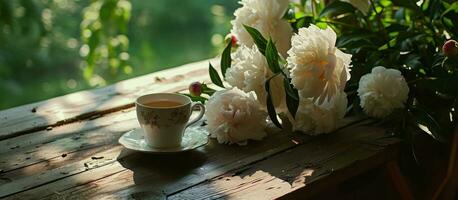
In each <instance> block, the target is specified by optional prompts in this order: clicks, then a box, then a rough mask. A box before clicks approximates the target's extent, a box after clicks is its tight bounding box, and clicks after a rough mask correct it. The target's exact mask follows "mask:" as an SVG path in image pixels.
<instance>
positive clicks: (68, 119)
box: [0, 60, 398, 199]
mask: <svg viewBox="0 0 458 200" xmlns="http://www.w3.org/2000/svg"><path fill="white" fill-rule="evenodd" d="M212 63H214V64H216V63H218V62H217V61H216V60H213V61H212ZM207 67H208V61H202V62H197V63H192V64H189V65H184V66H181V67H178V68H173V69H169V70H165V71H161V72H157V73H152V74H149V75H145V76H141V77H137V78H134V79H130V80H126V81H123V82H120V83H117V84H115V85H112V86H108V87H105V88H100V89H95V90H88V91H82V92H77V93H73V94H68V95H65V96H61V97H57V98H53V99H50V100H46V101H41V102H37V103H32V104H28V105H24V106H20V107H16V108H12V109H8V110H4V111H0V198H1V197H3V198H6V199H41V198H46V199H101V198H114V199H128V198H140V199H162V198H167V199H213V198H221V197H223V198H229V197H231V198H235V199H271V198H278V197H283V198H288V197H305V196H312V195H314V194H316V193H319V192H322V191H324V190H326V189H327V188H328V187H330V186H331V185H335V184H338V183H340V182H342V181H344V180H346V179H348V178H350V177H353V176H355V175H358V174H361V173H363V172H365V171H367V170H370V169H373V168H375V167H377V166H380V165H382V164H384V163H386V162H388V161H390V160H393V159H394V158H395V155H396V154H397V153H396V152H397V148H396V147H397V144H398V141H397V140H396V139H394V138H392V137H387V133H386V130H385V129H383V128H380V127H374V126H370V125H367V120H362V121H361V120H360V119H353V118H350V119H347V120H346V122H345V124H343V125H342V126H343V128H341V129H340V130H339V131H337V132H336V133H333V134H329V135H323V136H318V137H309V136H306V135H302V134H293V133H288V132H285V131H283V132H282V131H280V130H278V129H275V128H272V127H270V128H268V130H266V131H267V132H268V137H267V138H266V139H265V140H263V141H258V142H253V141H250V142H249V145H247V146H236V145H232V146H228V145H221V144H218V143H217V142H216V141H215V140H213V139H212V140H211V141H210V142H209V144H207V145H206V146H203V147H200V148H198V149H197V150H195V151H191V152H187V153H182V154H174V155H151V154H142V153H135V152H131V151H129V150H126V149H124V148H123V147H122V146H120V145H119V144H118V142H117V141H118V138H119V137H120V136H121V135H122V134H123V133H124V132H126V131H129V130H131V129H134V128H137V127H138V126H139V125H138V122H137V120H136V116H135V109H134V108H133V106H134V105H133V101H134V99H135V98H136V97H137V96H139V95H141V94H146V93H153V92H177V91H183V90H186V88H187V86H188V84H189V83H190V82H192V81H206V82H209V77H208V74H207Z"/></svg>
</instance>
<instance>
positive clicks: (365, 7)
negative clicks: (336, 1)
mask: <svg viewBox="0 0 458 200" xmlns="http://www.w3.org/2000/svg"><path fill="white" fill-rule="evenodd" d="M343 1H345V2H347V3H350V4H351V5H353V6H354V7H355V8H357V9H358V10H360V11H361V12H363V13H364V14H365V15H367V13H369V10H370V9H371V2H370V0H343Z"/></svg>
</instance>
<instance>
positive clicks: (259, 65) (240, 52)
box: [226, 45, 286, 112]
mask: <svg viewBox="0 0 458 200" xmlns="http://www.w3.org/2000/svg"><path fill="white" fill-rule="evenodd" d="M232 58H233V61H232V67H231V68H229V69H228V70H227V71H226V81H227V83H229V84H230V85H231V86H233V87H237V88H239V89H241V90H243V91H245V92H251V91H254V92H255V93H256V96H257V98H258V100H259V103H261V105H262V106H263V108H265V107H266V98H267V92H266V90H265V87H264V83H265V81H266V80H267V79H268V78H269V77H271V76H272V75H273V73H272V72H271V71H270V69H269V67H268V64H267V61H266V58H265V57H264V56H263V55H262V54H261V52H259V50H258V48H257V47H256V46H252V47H251V48H250V47H247V46H245V45H242V46H240V47H239V48H238V49H237V51H236V52H235V53H233V54H232ZM270 88H271V92H272V94H274V95H272V98H273V103H274V106H275V107H276V108H277V109H278V111H279V112H281V111H284V110H285V108H286V105H285V103H284V96H285V92H284V86H283V79H282V76H276V77H275V78H273V79H272V80H271V81H270Z"/></svg>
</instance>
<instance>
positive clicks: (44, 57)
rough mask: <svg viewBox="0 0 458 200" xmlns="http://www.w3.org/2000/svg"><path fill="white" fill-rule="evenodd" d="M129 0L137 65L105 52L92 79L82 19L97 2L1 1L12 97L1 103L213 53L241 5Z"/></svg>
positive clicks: (6, 78)
mask: <svg viewBox="0 0 458 200" xmlns="http://www.w3.org/2000/svg"><path fill="white" fill-rule="evenodd" d="M130 2H131V4H132V10H131V17H130V20H129V22H128V24H126V27H127V31H126V34H125V36H127V38H128V39H129V40H128V44H129V45H128V46H129V49H128V52H127V53H128V58H129V59H128V62H126V64H127V65H125V66H131V68H129V67H121V66H119V67H118V69H117V70H112V69H111V68H110V66H109V63H108V62H109V60H108V59H106V58H101V59H100V62H99V63H96V64H95V66H94V71H93V75H92V76H91V78H89V79H85V78H84V77H83V71H84V69H85V66H87V64H86V63H85V62H86V59H85V57H82V56H81V55H80V53H84V51H83V50H82V49H81V46H82V45H84V42H83V41H82V35H81V25H82V23H81V22H82V20H83V18H84V16H83V14H84V13H85V11H86V10H87V9H85V8H88V7H90V6H91V5H92V3H94V1H90V0H78V1H72V0H5V1H0V43H1V44H2V45H0V93H2V94H4V96H9V98H0V109H6V108H9V107H13V106H18V105H22V104H26V103H31V102H36V101H39V100H45V99H49V98H52V97H55V96H59V95H63V94H67V93H70V92H76V91H79V90H85V89H90V88H93V87H94V86H95V87H99V86H103V85H107V84H112V83H115V82H117V81H120V80H124V79H128V78H132V77H135V76H139V75H143V74H147V73H151V72H154V71H158V70H162V69H167V68H170V67H174V66H178V65H182V64H185V63H189V62H194V61H198V60H202V59H205V58H210V57H214V56H215V55H216V54H217V53H218V52H219V51H220V50H222V49H223V48H224V46H225V44H224V43H223V42H224V40H223V39H222V38H223V36H224V35H225V34H226V33H227V32H228V31H229V29H230V23H229V21H230V19H231V18H232V13H233V11H234V9H235V8H236V7H237V2H236V1H225V0H213V1H208V0H193V1H182V0H154V1H130ZM26 4H27V5H26ZM177 5H180V6H177ZM177 13H179V14H177ZM195 16H199V17H195ZM115 28H116V27H115ZM164 30H166V31H164ZM183 35H186V36H183ZM215 36H219V37H220V38H221V39H219V40H218V37H215ZM210 38H212V40H210ZM213 38H216V39H217V40H214V39H213ZM102 48H105V47H102ZM118 54H119V53H118ZM83 55H85V54H83ZM123 57H124V58H126V54H123ZM118 59H120V58H119V57H118ZM119 62H122V61H121V60H119ZM114 71H116V72H115V73H113V72H114ZM37 74H38V76H37ZM88 80H89V81H88Z"/></svg>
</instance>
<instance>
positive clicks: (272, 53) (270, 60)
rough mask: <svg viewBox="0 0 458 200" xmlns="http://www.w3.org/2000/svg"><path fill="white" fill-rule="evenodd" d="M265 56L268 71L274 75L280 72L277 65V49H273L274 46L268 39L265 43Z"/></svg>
mask: <svg viewBox="0 0 458 200" xmlns="http://www.w3.org/2000/svg"><path fill="white" fill-rule="evenodd" d="M265 56H266V59H267V64H268V65H269V69H270V71H272V72H273V73H274V74H276V73H279V72H281V68H280V65H279V64H278V51H277V48H275V44H274V43H273V42H272V39H269V41H268V42H267V46H266V54H265Z"/></svg>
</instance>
